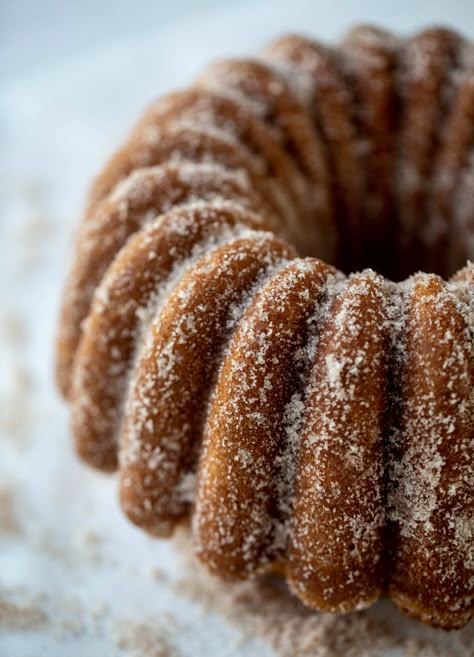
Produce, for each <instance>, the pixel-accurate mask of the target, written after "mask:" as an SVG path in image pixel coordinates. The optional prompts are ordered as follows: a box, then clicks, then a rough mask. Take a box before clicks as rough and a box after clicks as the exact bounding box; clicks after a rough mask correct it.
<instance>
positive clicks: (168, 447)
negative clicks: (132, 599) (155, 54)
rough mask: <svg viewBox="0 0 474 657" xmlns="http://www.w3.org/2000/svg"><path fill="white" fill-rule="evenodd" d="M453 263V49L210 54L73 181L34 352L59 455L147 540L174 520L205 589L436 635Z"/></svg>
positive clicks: (462, 502) (371, 41)
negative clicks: (77, 459)
mask: <svg viewBox="0 0 474 657" xmlns="http://www.w3.org/2000/svg"><path fill="white" fill-rule="evenodd" d="M470 258H471V259H474V47H473V44H472V43H470V42H468V41H467V40H466V39H463V38H462V37H461V36H459V35H458V34H456V33H454V32H452V31H449V30H446V29H441V28H436V29H428V30H426V31H424V32H422V33H420V34H417V35H415V36H413V37H411V38H408V39H401V38H398V37H394V36H392V35H391V34H387V33H386V32H383V31H381V30H379V29H376V28H373V27H370V26H360V27H356V28H355V29H353V30H352V31H351V32H350V33H349V34H348V35H347V37H346V38H345V39H344V40H343V41H342V43H341V44H340V45H339V46H338V47H337V48H332V47H328V46H326V45H321V44H320V43H317V42H315V41H312V40H310V39H308V38H304V37H300V36H294V35H290V36H285V37H283V38H280V39H279V40H277V41H275V42H274V43H272V44H271V45H270V46H269V47H268V48H267V49H266V50H265V51H264V52H263V53H262V54H261V55H260V56H259V58H258V59H246V60H231V61H225V62H220V63H216V64H214V65H212V66H211V67H210V68H209V69H208V70H207V71H206V72H205V73H204V74H203V75H202V76H201V77H200V78H199V79H198V80H197V81H196V83H195V84H194V86H192V87H191V88H190V89H188V90H185V91H180V92H176V93H172V94H171V95H169V96H167V97H165V98H162V99H159V100H158V101H157V102H155V103H154V104H152V105H151V107H150V108H149V109H148V111H147V112H146V114H145V116H144V117H143V118H142V119H141V121H140V122H139V123H138V125H137V126H136V127H135V129H134V130H133V132H132V134H131V136H130V138H129V139H128V141H127V142H126V144H125V145H124V146H123V147H122V148H121V149H120V150H119V151H118V152H117V153H116V154H115V155H114V156H113V157H112V159H111V160H110V161H109V163H108V164H107V166H106V167H105V169H104V170H103V172H102V173H101V174H100V175H99V177H98V178H97V179H96V181H95V183H94V185H93V188H92V191H91V194H90V199H89V203H88V207H87V211H86V214H85V218H84V220H83V222H82V224H81V225H80V228H79V232H78V235H77V242H76V248H75V253H74V259H73V263H72V268H71V272H70V275H69V279H68V282H67V285H66V290H65V294H64V303H63V307H62V314H61V318H60V324H59V339H58V348H57V379H58V383H59V387H60V389H61V391H62V393H63V395H64V396H65V397H66V398H67V400H68V401H69V403H70V406H71V414H72V429H73V434H74V437H75V444H76V448H77V451H78V453H79V455H80V456H81V457H82V458H83V459H84V460H85V461H87V462H88V463H89V464H91V465H92V466H94V467H96V468H100V469H102V470H107V471H113V470H115V469H117V468H118V471H119V476H120V497H121V504H122V506H123V509H124V511H125V513H126V514H127V516H128V517H129V518H130V519H131V520H132V521H133V522H134V523H136V524H137V525H139V526H140V527H142V528H144V529H145V530H147V531H148V532H150V533H151V534H154V535H157V536H168V535H170V534H171V533H172V532H173V529H174V528H175V527H176V526H177V525H178V524H181V523H183V522H186V521H187V520H188V519H190V520H191V527H192V535H193V541H194V546H195V550H196V553H197V555H198V556H199V558H200V559H201V560H202V561H203V562H204V564H206V565H207V567H208V568H209V569H210V570H211V571H212V572H213V573H215V574H217V575H219V576H221V577H223V578H229V579H232V578H247V577H251V576H254V575H257V574H261V573H268V572H273V573H278V574H280V575H282V576H284V577H286V578H287V580H288V582H289V586H290V587H291V589H292V590H293V591H294V593H295V594H296V595H297V596H298V597H299V598H300V599H301V600H302V601H303V602H304V603H306V604H307V605H309V606H310V607H314V608H316V609H322V610H328V611H350V610H354V609H361V608H363V607H366V606H368V605H370V604H371V603H372V602H373V601H375V600H376V599H377V598H378V597H379V596H380V595H388V596H389V597H390V598H391V599H392V600H393V601H394V602H395V604H396V605H398V606H399V607H400V609H402V610H403V611H404V612H405V613H407V614H409V615H411V616H413V617H415V618H417V619H419V620H421V621H424V622H426V623H430V624H431V625H433V626H438V627H442V628H445V629H452V628H459V627H461V626H462V625H464V624H465V623H467V622H468V621H469V620H470V619H471V617H472V615H473V610H474V596H473V593H474V537H473V517H474V498H473V490H474V471H473V451H474V450H473V442H474V264H473V263H472V262H469V259H470ZM326 263H330V264H326ZM420 270H421V271H420ZM354 272H357V273H354ZM376 272H377V273H376ZM415 272H418V273H415Z"/></svg>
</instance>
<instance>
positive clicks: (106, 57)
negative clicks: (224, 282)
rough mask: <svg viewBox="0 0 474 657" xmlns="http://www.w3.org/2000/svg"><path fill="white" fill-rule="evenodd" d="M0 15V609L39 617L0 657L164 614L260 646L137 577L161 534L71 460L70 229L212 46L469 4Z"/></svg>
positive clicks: (248, 44) (68, 648)
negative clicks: (127, 517)
mask: <svg viewBox="0 0 474 657" xmlns="http://www.w3.org/2000/svg"><path fill="white" fill-rule="evenodd" d="M0 12H1V15H0V30H1V34H0V75H1V89H0V194H1V206H0V208H1V213H0V301H1V304H0V496H1V495H2V491H3V495H4V498H3V499H6V498H7V497H8V498H9V499H10V501H11V504H12V506H13V507H14V509H13V511H14V512H15V514H17V516H18V518H19V521H18V525H19V526H18V527H17V528H16V530H15V531H10V532H6V533H4V534H3V535H1V529H0V604H1V600H2V599H3V598H6V599H8V600H11V601H13V602H15V603H16V604H18V605H20V606H22V605H23V606H25V605H27V604H29V603H30V602H31V600H34V599H35V596H36V597H37V598H38V595H39V598H38V599H40V600H41V605H42V606H43V607H44V608H45V609H46V611H47V613H48V614H49V616H50V617H51V618H52V619H53V620H52V621H51V622H48V623H43V624H41V623H39V624H38V626H37V627H36V629H29V630H28V631H25V630H24V629H23V630H22V629H17V630H16V631H13V630H12V629H11V628H10V629H8V628H6V627H5V626H2V620H1V611H0V657H27V656H31V655H41V654H48V655H61V656H65V657H68V656H69V655H71V656H74V655H83V654H88V655H91V656H95V655H100V656H101V657H102V656H105V657H106V656H107V655H119V654H120V655H121V654H124V655H125V654H135V653H133V652H132V653H130V652H126V651H125V652H123V649H121V648H119V647H118V646H117V642H115V643H114V641H113V633H114V627H115V626H114V623H116V622H117V619H121V618H135V619H140V618H143V617H145V616H147V617H148V616H150V614H151V616H152V617H153V618H157V619H158V618H164V616H163V614H164V613H165V612H166V611H172V612H173V613H174V614H175V615H177V617H178V618H180V619H181V620H183V621H185V622H186V623H187V626H188V627H189V628H195V630H196V632H195V633H194V634H193V638H192V641H189V640H188V641H186V639H182V640H181V643H182V645H181V649H182V650H183V651H184V654H185V655H193V656H194V657H197V656H198V655H201V654H202V655H234V654H235V655H237V654H246V655H258V656H259V657H264V655H270V654H271V651H270V650H269V649H267V648H265V647H264V646H263V644H262V643H261V641H260V640H258V639H257V640H256V641H255V642H251V643H250V644H249V645H247V646H246V647H245V649H243V648H232V645H233V644H232V642H231V639H232V638H235V636H236V632H235V630H233V629H231V628H230V626H228V625H227V624H226V623H225V622H224V621H223V620H222V619H220V618H219V617H218V616H216V615H215V614H206V615H205V616H201V615H200V611H199V608H198V606H197V607H196V606H195V605H194V606H193V605H191V604H190V603H189V602H187V601H185V600H184V599H181V598H180V597H179V596H177V595H176V594H175V593H173V592H172V590H171V589H170V588H168V587H167V586H165V585H164V584H160V583H157V582H154V581H153V579H152V578H150V577H149V576H147V575H146V573H148V574H149V573H150V572H153V569H154V568H160V569H164V570H165V571H166V572H167V573H168V575H169V577H170V578H173V577H174V576H175V574H176V573H177V570H178V569H179V566H178V565H177V562H176V560H175V558H174V556H173V547H172V546H170V544H168V543H161V542H157V541H151V540H150V539H148V538H146V537H144V536H143V535H142V534H141V533H140V532H138V531H136V530H135V529H133V528H132V527H131V526H130V525H129V524H128V523H126V522H125V521H124V520H123V519H122V518H121V516H120V513H119V511H118V508H117V503H116V500H115V487H114V481H113V479H110V478H105V477H102V476H100V475H97V474H95V473H91V472H89V471H88V470H86V469H85V468H83V466H81V465H80V464H78V463H77V462H76V461H75V458H74V456H73V455H72V450H71V448H70V445H69V442H68V427H67V417H66V410H65V408H64V407H63V405H62V403H61V402H60V401H59V400H58V398H57V396H56V393H55V390H54V386H53V382H52V357H53V356H52V345H53V340H54V330H55V329H54V326H55V319H56V314H57V306H58V299H59V291H60V287H61V282H62V280H63V276H64V270H65V268H66V264H67V259H68V253H69V245H70V239H71V235H72V230H73V226H74V225H75V223H76V221H77V219H78V217H79V214H80V210H81V207H82V199H83V196H84V193H85V189H86V186H87V182H88V181H89V180H90V178H91V176H92V175H93V173H94V172H95V171H96V170H97V169H98V168H99V167H100V165H101V163H102V162H103V161H104V159H105V157H106V156H107V154H108V153H109V152H110V151H111V150H112V149H113V147H114V146H115V145H116V144H117V143H118V141H119V140H120V138H121V137H122V135H123V134H124V131H125V130H126V129H127V127H128V126H129V125H130V124H131V122H132V121H133V120H134V119H135V118H136V117H137V115H138V114H139V112H140V110H141V109H142V108H143V106H144V105H145V104H146V103H147V102H148V101H150V100H151V99H152V98H153V97H155V96H156V95H159V94H161V93H163V92H165V91H167V90H169V89H172V88H177V87H180V86H184V85H186V84H187V83H189V81H190V80H191V78H192V76H193V75H194V74H195V73H196V72H197V71H198V70H199V69H201V68H202V67H203V65H205V63H206V62H208V61H209V60H210V59H212V58H215V57H218V56H226V55H230V54H232V55H234V54H248V53H250V52H252V51H255V50H256V49H258V47H259V46H260V45H262V44H263V43H264V42H265V41H266V40H267V39H269V38H271V37H274V36H275V35H276V34H278V33H281V32H285V31H291V30H297V31H303V32H305V33H308V34H312V35H315V36H317V37H319V38H323V39H334V38H337V37H338V36H340V35H341V34H342V33H343V32H344V30H345V29H346V28H347V27H349V26H350V25H351V24H353V23H354V22H357V21H359V22H360V21H370V22H376V23H379V24H381V25H383V26H385V27H388V28H390V29H393V30H400V31H403V32H406V31H411V30H414V29H415V28H420V27H422V26H425V25H428V24H432V23H444V24H448V25H451V26H454V27H458V28H459V29H461V30H462V31H463V32H464V33H465V34H467V35H469V36H470V37H471V38H472V37H473V36H474V3H473V2H472V1H471V0H464V1H462V0H457V1H448V0H438V1H436V2H433V1H432V2H429V1H427V0H422V1H421V0H418V1H415V0H413V1H411V2H407V1H406V0H399V1H398V2H397V1H391V2H382V1H380V0H379V1H374V0H365V1H363V2H362V1H361V2H355V1H351V2H342V1H340V0H332V1H331V0H326V1H325V2H310V1H309V0H308V1H304V0H289V1H287V2H281V1H268V2H258V1H257V2H256V1H240V2H227V3H226V2H215V1H213V0H207V1H205V0H201V1H198V0H172V1H170V2H159V1H155V2H152V1H150V0H142V1H141V2H138V1H136V2H125V0H115V1H114V2H112V1H110V2H109V1H107V2H98V1H97V0H82V1H81V2H71V1H69V2H67V1H64V0H63V1H61V0H30V1H27V0H2V1H1V3H0ZM1 501H2V498H1V497H0V505H1ZM4 513H5V511H4ZM0 514H1V509H0ZM0 518H1V515H0ZM91 537H92V538H93V540H91ZM91 551H92V553H93V554H92V557H93V558H92V557H91ZM89 557H91V558H89ZM35 604H36V603H35ZM104 609H106V610H107V611H105V612H104V611H103V610H104ZM0 610H1V606H0ZM94 610H95V611H94ZM98 610H102V612H100V611H98ZM94 614H95V616H94ZM97 618H100V623H99V622H98V621H97ZM71 619H76V621H77V623H76V626H74V623H73V622H72V620H71ZM94 619H95V620H94ZM400 623H401V621H400ZM401 624H402V623H401ZM67 627H69V630H67V629H66V630H65V629H64V628H67ZM74 627H75V628H76V629H75V631H73V629H71V628H74ZM403 627H405V625H404V626H403ZM406 627H407V628H408V629H407V630H406V631H407V632H409V631H412V630H413V628H412V627H411V626H406ZM403 631H405V630H403ZM413 631H415V630H413ZM433 636H435V635H433ZM229 646H230V647H229ZM453 650H454V648H453ZM136 654H138V653H136ZM393 654H395V653H393ZM453 654H454V653H453ZM459 654H460V653H459Z"/></svg>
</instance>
